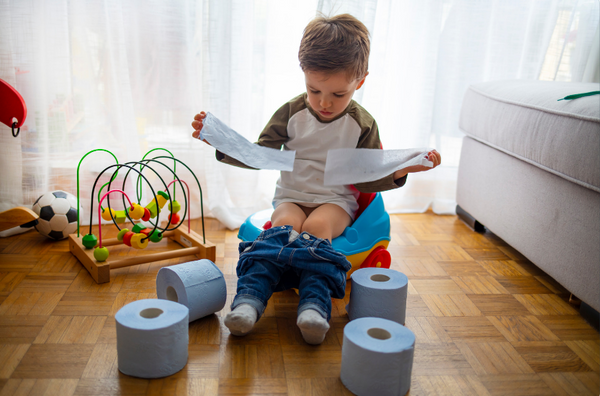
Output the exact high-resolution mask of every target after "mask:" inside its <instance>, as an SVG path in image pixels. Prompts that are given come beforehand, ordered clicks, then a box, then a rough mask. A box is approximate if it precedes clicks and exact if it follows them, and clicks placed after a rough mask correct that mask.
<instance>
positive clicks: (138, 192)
mask: <svg viewBox="0 0 600 396" xmlns="http://www.w3.org/2000/svg"><path fill="white" fill-rule="evenodd" d="M157 150H163V151H166V152H167V153H169V154H170V155H171V157H173V173H174V174H175V173H176V172H177V161H175V156H174V155H173V153H172V152H170V151H169V150H167V149H165V148H161V147H158V148H154V149H152V150H150V151H148V152H147V153H146V154H144V156H143V157H142V160H141V161H140V171H142V170H143V169H144V167H145V165H142V164H141V162H143V161H144V160H145V159H146V157H147V156H148V154H150V153H151V152H153V151H157ZM173 181H175V177H174V178H173ZM141 189H142V180H141V177H140V176H139V175H138V179H137V184H136V191H135V195H136V197H137V200H138V202H137V203H138V204H139V203H141V202H142V190H141ZM173 199H175V188H173Z"/></svg>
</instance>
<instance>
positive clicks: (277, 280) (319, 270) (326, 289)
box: [231, 226, 352, 321]
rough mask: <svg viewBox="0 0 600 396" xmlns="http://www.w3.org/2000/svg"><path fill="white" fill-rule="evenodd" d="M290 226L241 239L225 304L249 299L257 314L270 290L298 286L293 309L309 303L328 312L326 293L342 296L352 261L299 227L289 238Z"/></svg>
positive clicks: (323, 313) (260, 310)
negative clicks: (232, 295) (229, 300)
mask: <svg viewBox="0 0 600 396" xmlns="http://www.w3.org/2000/svg"><path fill="white" fill-rule="evenodd" d="M291 232H292V227H291V226H284V227H273V228H270V229H268V230H265V231H263V232H262V233H261V234H260V235H259V236H258V237H257V238H256V239H255V240H254V241H250V242H242V243H240V246H239V252H240V259H239V261H238V265H237V269H236V272H237V276H238V284H237V295H236V296H235V298H234V300H233V303H232V304H231V309H232V310H233V309H235V307H237V306H238V305H240V304H250V305H251V306H253V307H254V308H256V311H257V312H258V317H259V318H260V317H261V316H262V314H263V313H264V311H265V308H266V306H267V301H269V298H271V295H272V294H273V292H277V291H283V290H288V289H292V288H296V289H298V292H299V295H300V302H299V304H298V314H300V313H301V312H302V311H304V310H307V309H314V310H315V311H317V312H319V313H320V314H321V315H322V316H323V318H325V319H327V320H328V321H329V319H330V318H331V298H332V297H333V298H344V294H345V293H346V273H347V272H348V270H350V268H351V267H352V265H351V264H350V262H349V261H348V260H347V259H346V256H344V255H343V254H341V253H339V252H336V251H335V250H334V249H333V248H332V247H331V243H330V242H329V241H328V240H326V239H319V238H316V237H314V236H312V235H311V234H309V233H306V232H303V233H302V234H300V235H299V236H298V237H297V238H296V239H295V240H294V241H292V242H289V238H290V233H291Z"/></svg>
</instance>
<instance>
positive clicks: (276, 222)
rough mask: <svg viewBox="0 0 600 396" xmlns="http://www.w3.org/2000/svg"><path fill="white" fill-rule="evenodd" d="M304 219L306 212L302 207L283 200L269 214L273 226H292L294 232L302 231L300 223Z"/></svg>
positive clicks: (302, 222)
mask: <svg viewBox="0 0 600 396" xmlns="http://www.w3.org/2000/svg"><path fill="white" fill-rule="evenodd" d="M304 220H306V214H305V213H304V211H303V210H302V208H301V207H300V206H298V205H296V204H295V203H291V202H284V203H282V204H279V206H277V208H275V211H274V212H273V214H272V215H271V225H272V226H273V227H281V226H286V225H289V226H292V228H293V229H294V230H296V232H302V224H304Z"/></svg>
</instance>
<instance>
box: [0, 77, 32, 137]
mask: <svg viewBox="0 0 600 396" xmlns="http://www.w3.org/2000/svg"><path fill="white" fill-rule="evenodd" d="M26 118H27V106H26V105H25V101H24V100H23V97H22V96H21V95H20V94H19V93H18V92H17V91H16V90H15V89H14V88H13V87H11V86H10V85H9V84H8V83H7V82H6V81H4V80H2V79H0V122H2V123H3V124H4V125H6V126H7V127H10V128H12V133H13V136H14V137H17V136H18V135H19V131H20V130H21V126H22V125H23V124H24V123H25V119H26ZM15 128H17V131H16V133H15Z"/></svg>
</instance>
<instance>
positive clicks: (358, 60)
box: [298, 14, 370, 80]
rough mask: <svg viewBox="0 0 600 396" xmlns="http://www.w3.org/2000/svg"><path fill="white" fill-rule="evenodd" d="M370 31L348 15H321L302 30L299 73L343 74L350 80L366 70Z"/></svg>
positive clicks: (362, 75)
mask: <svg viewBox="0 0 600 396" xmlns="http://www.w3.org/2000/svg"><path fill="white" fill-rule="evenodd" d="M369 50H370V42H369V30H368V29H367V27H366V26H365V25H364V24H363V23H362V22H360V21H359V20H358V19H356V18H355V17H353V16H352V15H349V14H341V15H336V16H333V17H330V18H328V17H324V16H320V17H317V18H315V19H313V20H312V21H310V23H309V24H308V25H307V26H306V28H305V29H304V35H303V36H302V41H301V42H300V50H299V51H298V59H299V60H300V67H301V68H302V71H320V72H325V73H338V72H342V71H343V72H346V73H347V74H348V79H349V80H356V79H361V78H363V77H364V76H365V75H366V74H367V71H368V69H369Z"/></svg>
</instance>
